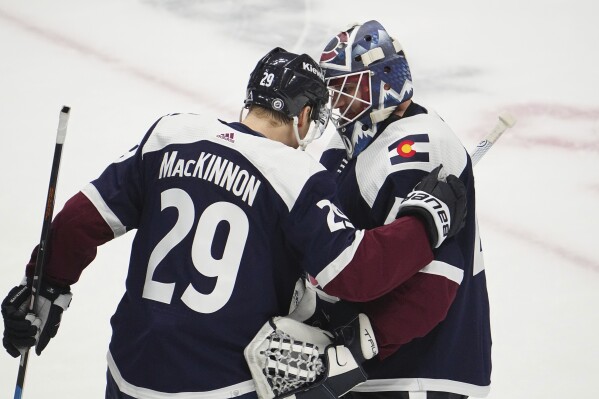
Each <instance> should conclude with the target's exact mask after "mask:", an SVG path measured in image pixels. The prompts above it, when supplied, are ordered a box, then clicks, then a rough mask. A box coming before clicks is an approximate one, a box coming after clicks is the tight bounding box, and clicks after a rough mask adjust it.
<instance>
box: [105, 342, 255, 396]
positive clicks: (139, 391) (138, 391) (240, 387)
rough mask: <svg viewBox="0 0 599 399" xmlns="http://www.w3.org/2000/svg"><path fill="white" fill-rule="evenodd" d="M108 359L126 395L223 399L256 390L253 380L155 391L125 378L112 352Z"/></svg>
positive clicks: (109, 365) (117, 382) (111, 370)
mask: <svg viewBox="0 0 599 399" xmlns="http://www.w3.org/2000/svg"><path fill="white" fill-rule="evenodd" d="M106 358H107V360H108V369H109V370H110V374H111V375H112V378H113V379H114V382H116V385H117V386H118V387H119V390H120V391H121V392H122V393H124V394H125V395H130V396H133V397H135V398H145V399H170V398H175V399H222V398H234V397H236V396H240V395H244V394H246V393H250V392H254V391H255V388H254V383H253V382H252V380H249V381H244V382H241V383H239V384H235V385H231V386H228V387H224V388H220V389H215V390H213V391H205V392H174V393H167V392H159V391H154V390H151V389H148V388H142V387H138V386H136V385H133V384H130V383H128V382H127V381H125V380H124V379H123V376H121V373H120V372H119V369H118V368H117V367H116V364H115V362H114V359H113V358H112V355H111V354H110V352H108V355H107V356H106Z"/></svg>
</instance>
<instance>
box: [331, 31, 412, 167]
mask: <svg viewBox="0 0 599 399" xmlns="http://www.w3.org/2000/svg"><path fill="white" fill-rule="evenodd" d="M320 66H321V67H322V68H323V69H324V72H325V78H326V82H327V85H328V86H329V89H330V92H331V93H330V94H331V98H332V100H331V103H332V104H331V108H333V110H332V115H331V120H332V121H333V124H334V125H335V127H336V129H337V132H338V133H339V134H340V135H341V138H342V139H343V142H344V145H345V148H346V150H347V154H348V156H349V157H350V158H353V157H355V156H357V155H358V154H359V153H360V152H361V151H363V150H364V148H366V147H367V146H368V144H370V142H371V141H372V140H373V139H374V136H375V134H376V132H377V127H378V124H379V123H380V122H382V121H383V120H385V119H387V117H389V116H390V115H391V114H392V113H393V111H394V110H395V109H396V107H397V106H398V105H399V104H401V103H403V102H404V101H407V100H409V99H410V98H411V97H412V93H413V87H412V76H411V74H410V67H409V65H408V61H407V59H406V57H405V54H404V52H403V49H402V47H401V45H400V44H399V42H398V41H397V40H395V39H393V38H392V37H390V36H389V34H388V33H387V31H386V30H385V28H384V27H383V26H382V25H381V24H380V23H379V22H377V21H368V22H365V23H364V24H361V25H360V24H354V25H352V26H350V27H349V28H348V29H346V30H345V31H343V32H341V33H339V34H337V36H335V37H334V38H333V39H332V40H331V41H330V42H329V44H327V46H326V47H325V49H324V51H323V52H322V54H321V57H320Z"/></svg>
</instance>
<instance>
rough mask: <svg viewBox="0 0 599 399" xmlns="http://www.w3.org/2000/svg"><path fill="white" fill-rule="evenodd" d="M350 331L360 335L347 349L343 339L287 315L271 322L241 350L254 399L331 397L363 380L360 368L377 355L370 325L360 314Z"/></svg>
mask: <svg viewBox="0 0 599 399" xmlns="http://www.w3.org/2000/svg"><path fill="white" fill-rule="evenodd" d="M348 329H353V330H354V334H352V336H354V337H359V339H358V340H352V342H351V343H349V347H348V346H345V345H344V342H343V339H344V337H343V335H333V334H332V333H330V332H328V331H325V330H321V329H320V328H317V327H312V326H309V325H306V324H304V323H301V322H299V321H297V320H294V319H292V318H290V317H275V318H272V319H271V320H270V321H269V322H267V323H266V324H265V325H264V326H263V327H262V329H261V330H260V331H259V332H258V334H257V335H256V337H255V338H254V339H253V340H252V342H250V344H249V345H248V346H247V347H246V349H245V351H244V355H245V358H246V361H247V363H248V365H249V368H250V371H251V373H252V378H253V380H254V384H255V385H256V392H257V394H258V397H259V398H260V399H273V398H276V399H279V398H297V399H322V398H331V399H333V398H338V397H340V396H341V395H344V394H345V393H347V392H349V391H350V390H351V389H352V388H353V387H355V386H357V385H359V384H361V383H363V382H364V381H366V373H365V372H364V370H363V369H362V367H361V365H360V364H361V363H362V362H363V361H364V360H367V359H371V358H372V357H374V356H375V355H376V354H377V353H378V347H377V345H376V341H375V340H374V333H373V331H372V326H371V325H370V321H369V320H368V317H366V316H365V315H364V314H359V315H357V317H356V318H355V319H353V320H352V321H351V322H350V323H349V324H348V325H347V326H345V328H344V330H345V331H347V330H348ZM350 348H351V350H350ZM352 352H353V353H352Z"/></svg>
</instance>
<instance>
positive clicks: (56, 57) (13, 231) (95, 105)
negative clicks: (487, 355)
mask: <svg viewBox="0 0 599 399" xmlns="http://www.w3.org/2000/svg"><path fill="white" fill-rule="evenodd" d="M597 15H599V5H597V2H596V1H593V0H570V1H565V0H564V1H558V0H545V1H541V0H528V1H522V0H503V1H501V2H499V1H477V0H457V1H456V0H454V1H448V2H432V1H421V2H416V1H410V2H408V1H403V0H394V1H384V0H369V1H360V0H344V1H340V0H339V1H337V0H329V1H315V0H302V1H295V2H287V1H286V2H278V1H276V0H252V1H232V0H196V1H194V0H103V1H91V0H77V1H75V0H54V1H50V0H28V1H11V0H0V137H1V138H2V148H3V153H2V154H3V155H2V181H1V187H2V188H1V189H0V224H1V226H2V228H3V233H2V239H1V240H0V255H1V259H2V266H1V268H0V276H1V278H0V296H1V297H2V298H3V297H4V295H5V294H4V293H5V292H8V290H9V289H10V288H11V287H12V286H13V285H15V284H16V283H18V282H19V281H20V279H21V277H22V275H23V266H24V264H25V263H26V262H27V260H28V258H29V254H30V251H31V249H32V248H33V246H34V245H35V244H37V242H38V241H39V234H40V231H41V221H42V216H43V208H44V203H45V196H46V190H47V185H48V178H49V168H50V165H51V161H52V152H53V147H54V139H55V133H56V125H57V122H58V113H59V111H60V109H61V107H62V106H63V105H69V106H71V107H72V112H71V120H70V124H69V127H68V135H67V143H66V145H65V149H64V156H63V160H62V169H61V175H60V181H59V186H58V194H57V200H56V211H58V210H59V209H60V208H61V207H62V205H63V204H64V202H65V201H66V200H67V199H68V198H69V197H70V196H71V195H73V194H74V193H76V192H77V191H78V190H79V189H80V188H81V187H83V185H85V184H86V183H87V182H88V181H90V180H92V179H94V178H95V177H96V176H97V175H98V174H99V173H100V172H101V171H102V170H103V168H104V167H105V166H106V165H107V164H108V163H110V162H111V161H112V160H114V159H116V158H117V157H118V156H120V155H121V154H122V153H124V152H125V151H126V150H127V149H129V148H130V147H132V146H133V145H134V144H136V143H137V141H138V140H139V139H140V138H141V137H142V135H143V134H144V133H145V131H146V130H147V128H148V127H149V126H150V125H151V124H152V123H153V122H154V120H156V119H157V118H158V117H160V116H161V115H163V114H166V113H171V112H197V113H210V114H212V113H217V114H218V115H219V116H220V117H221V118H223V119H227V120H236V119H237V117H238V112H239V109H240V107H241V104H242V100H243V97H244V94H245V84H246V80H247V77H248V75H249V72H250V71H251V69H252V68H253V66H254V65H255V63H256V61H257V60H258V59H259V58H260V57H261V56H262V55H263V54H265V53H266V52H267V51H268V50H270V49H271V48H272V47H275V46H283V47H285V48H287V49H288V50H290V51H296V52H298V51H303V52H307V53H309V54H310V55H312V56H315V57H318V55H319V52H320V50H321V49H322V47H323V46H324V45H325V44H326V43H327V42H328V40H329V38H330V37H332V35H334V34H335V33H337V31H339V30H340V29H341V28H343V27H345V26H346V25H347V24H349V23H351V22H355V21H365V20H368V19H378V20H379V21H380V22H382V23H383V24H384V25H385V26H386V27H387V29H388V31H389V32H390V33H391V34H392V35H394V36H396V37H397V38H398V39H400V41H401V42H402V44H403V46H404V47H405V49H406V52H407V55H408V58H409V60H410V63H411V67H412V72H413V78H414V84H415V98H416V100H417V101H419V102H421V103H423V104H425V105H427V106H430V107H432V108H434V109H436V110H437V111H438V112H439V113H440V114H441V115H442V116H443V117H444V118H445V120H446V121H447V122H448V123H449V124H450V125H451V126H452V127H453V129H454V130H455V131H456V132H457V133H458V135H459V136H460V137H461V138H462V140H463V142H464V144H465V145H466V146H467V147H468V148H471V147H473V146H474V145H475V144H476V143H477V142H478V140H480V139H481V138H482V137H483V136H484V135H485V134H486V133H487V132H488V131H489V130H490V129H491V128H492V127H493V125H494V124H495V121H496V119H497V114H498V113H499V112H501V111H504V110H507V111H510V112H512V113H513V114H514V115H515V116H516V117H517V118H518V123H517V125H516V126H515V127H514V128H513V129H511V130H510V131H508V132H507V133H506V134H505V135H504V137H503V138H502V139H501V140H500V141H499V142H498V143H497V145H496V146H495V147H493V148H492V149H491V151H490V152H489V153H488V154H487V155H486V157H485V158H484V159H483V160H482V161H481V163H480V164H479V165H478V166H477V167H476V171H475V172H476V178H477V194H478V202H477V206H478V212H479V221H480V227H481V230H482V235H483V240H484V242H483V244H484V249H485V261H486V270H487V278H488V283H489V293H490V300H491V310H492V314H491V317H492V327H493V375H492V381H493V382H492V390H491V394H490V395H489V398H491V399H507V398H510V399H514V398H523V399H533V398H548V397H555V398H569V397H572V398H575V397H584V398H595V397H598V396H599V385H598V383H597V382H596V380H595V379H596V378H597V376H598V374H599V343H598V342H597V339H598V337H599V311H598V310H597V308H596V306H599V285H598V284H599V259H598V258H599V257H598V256H597V251H596V248H595V245H598V243H597V241H598V239H599V234H598V233H597V231H598V228H599V216H598V210H597V207H598V205H599V77H598V76H599V72H598V71H599V55H598V52H597V41H598V40H599V24H597V20H596V18H597ZM321 145H322V142H321V143H317V144H316V145H315V146H314V148H312V152H314V153H317V152H318V149H319V147H321ZM131 239H132V234H128V235H126V236H125V237H124V238H121V239H118V240H115V241H113V242H111V243H109V244H107V245H105V246H103V247H101V248H100V250H99V253H98V257H97V258H96V260H95V261H94V263H92V265H90V266H89V268H88V269H87V270H86V271H85V272H84V274H83V276H82V278H81V280H80V282H79V283H77V284H76V285H75V286H73V291H74V299H73V302H72V305H71V307H70V309H69V310H68V311H67V313H66V314H65V317H64V320H63V323H62V326H61V328H60V331H59V333H58V336H57V337H56V338H55V339H53V340H52V341H51V343H50V345H49V347H48V348H47V349H46V351H45V352H44V353H43V355H42V356H41V357H37V356H35V355H33V356H31V358H30V361H29V367H28V373H27V380H26V383H25V391H24V398H27V399H34V398H102V397H103V395H104V383H105V369H106V362H105V354H106V349H107V344H108V340H109V337H110V328H109V317H110V316H111V314H112V312H113V310H114V308H115V306H116V304H117V302H118V300H119V299H120V296H121V295H122V292H123V289H124V278H125V275H126V269H127V262H128V251H129V247H130V243H131ZM17 368H18V361H17V360H16V359H13V358H12V357H10V356H9V355H7V354H6V353H4V352H3V351H2V353H0V395H2V396H4V397H9V396H11V395H12V394H13V391H14V386H15V381H16V374H17ZM11 397H12V396H11Z"/></svg>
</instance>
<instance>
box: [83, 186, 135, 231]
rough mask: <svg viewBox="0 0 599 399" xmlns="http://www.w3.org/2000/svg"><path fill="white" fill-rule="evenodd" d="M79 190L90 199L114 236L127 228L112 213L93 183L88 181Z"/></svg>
mask: <svg viewBox="0 0 599 399" xmlns="http://www.w3.org/2000/svg"><path fill="white" fill-rule="evenodd" d="M81 192H82V193H83V194H84V195H85V196H86V197H87V198H88V199H89V200H90V201H91V203H92V204H93V205H94V206H95V207H96V209H97V210H98V212H99V213H100V215H101V216H102V218H104V220H105V221H106V223H107V224H108V226H110V229H111V230H112V232H113V233H114V237H115V238H116V237H119V236H122V235H123V234H125V233H126V232H127V229H126V228H125V226H124V225H123V223H121V221H120V219H119V218H118V217H117V215H115V214H114V212H112V211H111V210H110V208H109V207H108V205H106V202H104V199H103V198H102V196H101V195H100V192H99V191H98V189H97V188H96V186H94V185H93V184H91V183H89V184H88V185H87V186H85V187H84V188H83V190H81Z"/></svg>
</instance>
